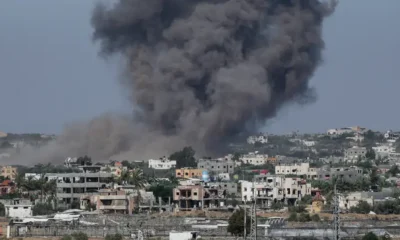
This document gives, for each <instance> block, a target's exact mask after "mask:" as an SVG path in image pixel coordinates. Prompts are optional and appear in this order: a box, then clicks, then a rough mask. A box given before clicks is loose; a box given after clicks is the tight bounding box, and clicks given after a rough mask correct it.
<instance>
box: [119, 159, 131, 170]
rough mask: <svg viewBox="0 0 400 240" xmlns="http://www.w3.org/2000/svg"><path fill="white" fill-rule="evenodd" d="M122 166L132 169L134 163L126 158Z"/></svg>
mask: <svg viewBox="0 0 400 240" xmlns="http://www.w3.org/2000/svg"><path fill="white" fill-rule="evenodd" d="M121 164H122V166H124V167H127V168H128V169H132V168H133V167H132V164H131V163H130V162H129V161H128V160H124V161H122V162H121Z"/></svg>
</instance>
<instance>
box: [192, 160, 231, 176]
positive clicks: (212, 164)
mask: <svg viewBox="0 0 400 240" xmlns="http://www.w3.org/2000/svg"><path fill="white" fill-rule="evenodd" d="M197 168H200V169H206V170H208V171H209V172H210V173H211V174H219V173H229V174H233V173H234V171H235V162H234V161H232V160H229V159H200V160H199V161H198V163H197Z"/></svg>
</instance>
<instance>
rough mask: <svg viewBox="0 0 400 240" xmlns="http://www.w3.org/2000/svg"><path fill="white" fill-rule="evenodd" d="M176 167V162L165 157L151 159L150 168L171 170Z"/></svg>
mask: <svg viewBox="0 0 400 240" xmlns="http://www.w3.org/2000/svg"><path fill="white" fill-rule="evenodd" d="M175 167H176V161H175V160H169V159H167V158H165V157H164V158H161V159H150V160H149V168H154V169H159V170H165V169H171V168H175Z"/></svg>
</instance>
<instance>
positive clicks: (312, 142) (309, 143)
mask: <svg viewBox="0 0 400 240" xmlns="http://www.w3.org/2000/svg"><path fill="white" fill-rule="evenodd" d="M302 143H303V144H304V145H305V146H307V147H314V146H315V144H316V143H315V141H307V140H303V141H302Z"/></svg>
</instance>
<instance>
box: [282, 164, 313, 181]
mask: <svg viewBox="0 0 400 240" xmlns="http://www.w3.org/2000/svg"><path fill="white" fill-rule="evenodd" d="M275 173H276V174H277V175H279V174H281V175H297V176H305V177H306V178H308V179H314V178H316V177H317V169H316V168H310V163H294V164H282V165H280V164H278V165H276V166H275Z"/></svg>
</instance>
